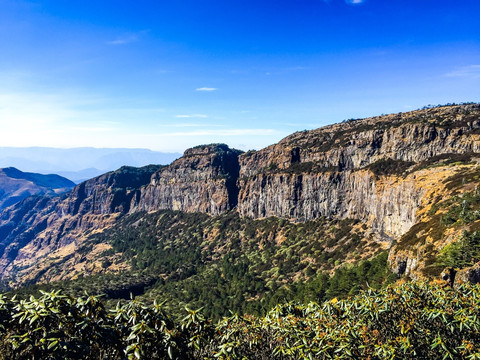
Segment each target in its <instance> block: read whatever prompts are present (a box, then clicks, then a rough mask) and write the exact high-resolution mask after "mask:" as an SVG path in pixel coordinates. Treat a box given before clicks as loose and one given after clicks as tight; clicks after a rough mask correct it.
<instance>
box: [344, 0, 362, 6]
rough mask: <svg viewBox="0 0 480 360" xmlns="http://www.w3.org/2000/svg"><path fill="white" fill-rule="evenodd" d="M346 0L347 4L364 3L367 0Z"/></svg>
mask: <svg viewBox="0 0 480 360" xmlns="http://www.w3.org/2000/svg"><path fill="white" fill-rule="evenodd" d="M345 2H346V3H347V4H354V5H358V4H363V3H364V2H365V0H345Z"/></svg>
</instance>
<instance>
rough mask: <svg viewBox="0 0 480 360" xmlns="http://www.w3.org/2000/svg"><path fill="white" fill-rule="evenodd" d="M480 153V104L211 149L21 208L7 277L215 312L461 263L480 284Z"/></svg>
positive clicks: (8, 242)
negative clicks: (261, 144) (260, 145)
mask: <svg viewBox="0 0 480 360" xmlns="http://www.w3.org/2000/svg"><path fill="white" fill-rule="evenodd" d="M479 162H480V105H479V104H464V105H453V106H441V107H436V108H428V109H423V110H417V111H413V112H408V113H401V114H393V115H384V116H379V117H374V118H368V119H361V120H351V121H346V122H343V123H340V124H335V125H331V126H327V127H324V128H320V129H317V130H312V131H303V132H298V133H295V134H292V135H290V136H288V137H286V138H285V139H283V140H281V141H280V142H279V143H277V144H275V145H272V146H269V147H267V148H265V149H262V150H259V151H249V152H246V153H242V152H241V151H238V150H235V149H230V148H229V147H228V146H226V145H223V144H212V145H202V146H198V147H195V148H192V149H189V150H187V151H185V154H184V156H183V157H181V158H179V159H177V160H176V161H174V162H173V163H172V164H171V165H168V166H148V167H144V168H131V167H123V168H120V169H119V170H117V171H114V172H110V173H107V174H104V175H101V176H99V177H96V178H94V179H91V180H88V181H86V182H83V183H81V184H79V185H77V186H76V187H75V188H74V189H73V190H72V191H70V192H69V193H67V194H65V195H62V196H59V197H53V198H51V197H42V196H36V197H29V198H26V199H24V200H23V201H21V202H20V203H18V204H16V205H13V206H10V207H8V208H6V209H5V210H4V211H3V212H2V213H0V278H1V280H2V282H3V286H4V287H5V288H6V289H7V288H18V287H21V286H26V285H30V286H32V285H36V284H37V285H38V284H45V283H50V284H51V285H50V286H61V287H67V288H70V289H71V290H72V289H75V288H76V289H77V290H75V291H78V290H79V289H85V288H86V285H85V284H93V285H92V286H91V291H94V292H98V293H106V294H109V297H111V298H126V297H128V296H129V293H130V292H132V293H135V294H137V295H143V296H145V297H154V296H159V297H163V298H164V299H165V300H168V301H169V303H171V304H172V306H173V303H174V302H175V301H177V302H180V303H182V304H194V305H197V306H209V305H212V304H213V305H212V307H211V309H210V310H208V311H210V314H212V315H219V314H223V313H222V308H231V309H234V310H239V311H251V312H257V313H258V312H261V311H264V310H266V309H268V308H269V306H271V305H272V304H274V303H275V301H276V300H278V299H282V298H286V299H288V298H298V299H299V300H305V299H311V298H312V297H314V298H315V299H323V298H328V297H330V298H331V297H335V296H344V295H347V294H353V293H354V292H355V291H356V290H358V288H361V287H366V286H367V284H368V285H369V286H381V284H382V283H385V282H389V281H394V280H395V278H396V277H397V276H407V277H410V278H414V279H422V278H437V277H439V276H441V273H442V271H443V270H444V269H445V268H455V269H457V270H455V271H458V275H457V277H456V280H455V279H453V278H452V279H451V280H452V282H454V281H457V282H459V281H467V280H470V281H475V279H476V278H475V276H477V275H475V274H477V272H480V270H476V269H477V268H478V267H479V265H478V263H479V262H480V245H479V244H480V242H479V238H480V236H478V235H477V230H479V229H480V215H478V214H480V194H479V191H478V188H477V185H478V183H479V176H480V165H479ZM466 249H469V251H466ZM329 277H330V279H329V280H328V278H329ZM349 279H350V280H349ZM95 284H96V285H95ZM42 286H43V285H42ZM30 289H35V287H30ZM72 291H73V290H72ZM218 299H221V300H218ZM262 301H263V302H262Z"/></svg>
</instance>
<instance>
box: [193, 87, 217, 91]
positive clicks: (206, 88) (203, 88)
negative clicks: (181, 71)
mask: <svg viewBox="0 0 480 360" xmlns="http://www.w3.org/2000/svg"><path fill="white" fill-rule="evenodd" d="M216 90H218V89H217V88H212V87H200V88H196V89H195V91H216Z"/></svg>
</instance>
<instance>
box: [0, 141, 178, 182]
mask: <svg viewBox="0 0 480 360" xmlns="http://www.w3.org/2000/svg"><path fill="white" fill-rule="evenodd" d="M180 156H181V154H179V153H166V152H159V151H152V150H149V149H128V148H90V147H83V148H70V149H58V148H49V147H18V148H16V147H0V168H4V167H10V166H13V167H16V168H18V169H22V170H23V171H30V172H35V173H40V174H51V173H55V174H59V175H61V176H64V177H66V178H68V179H70V180H72V181H74V182H76V183H79V182H81V181H84V180H87V179H91V178H93V177H95V176H98V175H101V174H104V173H106V172H108V171H112V170H116V169H118V168H120V167H121V166H135V167H141V166H145V165H149V164H170V163H171V162H172V161H173V160H175V159H177V158H179V157H180Z"/></svg>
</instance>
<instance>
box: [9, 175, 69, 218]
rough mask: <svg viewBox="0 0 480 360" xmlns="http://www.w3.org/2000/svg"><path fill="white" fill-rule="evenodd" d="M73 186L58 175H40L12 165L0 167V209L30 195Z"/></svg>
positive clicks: (44, 193)
mask: <svg viewBox="0 0 480 360" xmlns="http://www.w3.org/2000/svg"><path fill="white" fill-rule="evenodd" d="M74 186H75V183H73V182H72V181H70V180H68V179H66V178H64V177H61V176H59V175H55V174H51V175H41V174H36V173H28V172H23V171H20V170H18V169H16V168H14V167H8V168H3V169H0V210H3V209H4V208H6V207H8V206H10V205H13V204H15V203H17V202H19V201H21V200H22V199H24V198H26V197H29V196H32V195H48V196H53V195H58V194H61V193H64V192H67V191H68V190H71V189H72V188H73V187H74Z"/></svg>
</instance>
